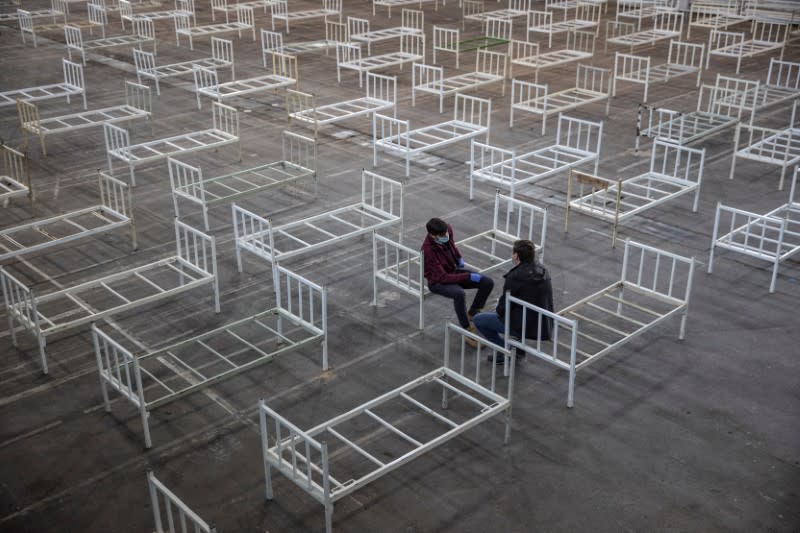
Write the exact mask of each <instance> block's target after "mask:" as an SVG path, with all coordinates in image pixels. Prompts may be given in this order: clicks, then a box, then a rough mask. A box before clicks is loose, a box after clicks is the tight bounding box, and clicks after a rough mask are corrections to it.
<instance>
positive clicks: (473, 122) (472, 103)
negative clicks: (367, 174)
mask: <svg viewBox="0 0 800 533" xmlns="http://www.w3.org/2000/svg"><path fill="white" fill-rule="evenodd" d="M491 116H492V101H491V100H489V99H486V98H478V97H475V96H467V95H464V94H461V93H457V94H456V102H455V109H454V110H453V119H452V120H447V121H445V122H440V123H438V124H433V125H431V126H424V127H422V128H417V129H414V130H412V129H411V128H410V124H409V122H408V121H407V120H398V119H396V118H392V117H387V116H385V115H381V114H379V113H375V114H374V115H373V116H372V165H373V166H378V150H379V149H381V150H383V151H386V152H390V153H393V154H398V155H400V157H403V158H404V159H405V167H406V173H405V175H406V177H409V176H410V175H411V157H412V156H415V155H417V154H420V153H424V152H428V151H430V150H436V149H438V148H441V147H443V146H447V145H450V144H454V143H458V142H461V141H467V140H469V139H472V138H474V137H477V136H480V135H483V136H484V137H485V139H486V142H489V129H490V125H491V124H490V121H491Z"/></svg>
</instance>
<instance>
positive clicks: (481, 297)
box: [428, 276, 494, 329]
mask: <svg viewBox="0 0 800 533" xmlns="http://www.w3.org/2000/svg"><path fill="white" fill-rule="evenodd" d="M428 288H429V289H430V290H431V292H432V293H434V294H438V295H440V296H444V297H445V298H450V299H451V300H453V307H454V308H455V310H456V316H457V317H458V323H459V325H461V327H462V328H464V329H466V328H468V327H469V315H467V308H466V297H465V295H464V289H478V292H477V293H476V294H475V298H473V300H472V305H470V306H469V310H470V311H477V310H478V309H481V308H482V307H483V306H484V305H486V300H487V299H488V298H489V294H490V293H491V292H492V288H494V281H493V280H492V278H490V277H489V276H482V277H481V280H480V281H479V282H478V283H473V282H472V281H465V282H463V283H434V284H433V285H429V286H428ZM476 316H477V315H476Z"/></svg>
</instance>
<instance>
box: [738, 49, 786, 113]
mask: <svg viewBox="0 0 800 533" xmlns="http://www.w3.org/2000/svg"><path fill="white" fill-rule="evenodd" d="M798 97H800V62H797V61H784V60H782V59H776V58H774V57H773V58H772V59H770V60H769V71H768V72H767V80H766V83H759V84H758V87H757V88H756V90H754V91H752V90H751V91H748V92H747V93H746V97H745V104H744V105H745V106H746V107H754V109H755V111H761V110H762V109H765V108H768V107H772V106H773V105H778V104H782V103H786V102H790V101H792V100H796V99H797V98H798ZM751 99H752V100H753V102H752V104H751V103H750V100H751Z"/></svg>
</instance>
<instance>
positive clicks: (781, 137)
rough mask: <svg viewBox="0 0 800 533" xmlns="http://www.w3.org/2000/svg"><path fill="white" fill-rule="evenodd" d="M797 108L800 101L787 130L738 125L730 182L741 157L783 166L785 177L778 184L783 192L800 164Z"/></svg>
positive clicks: (796, 102)
mask: <svg viewBox="0 0 800 533" xmlns="http://www.w3.org/2000/svg"><path fill="white" fill-rule="evenodd" d="M797 106H798V100H795V102H794V105H793V106H792V116H791V119H790V122H789V127H787V128H783V129H774V128H764V127H761V126H753V125H746V124H741V123H739V124H737V125H736V134H735V135H734V141H733V157H732V158H731V171H730V175H729V178H730V179H733V175H734V172H735V170H736V160H737V158H742V159H749V160H751V161H758V162H760V163H767V164H770V165H777V166H778V167H780V169H781V177H780V181H779V182H778V190H783V183H784V181H785V178H786V170H787V169H789V168H792V167H794V166H795V165H797V164H798V163H800V124H798V123H797V118H798V116H797ZM742 130H744V131H745V135H746V138H747V141H746V143H747V145H746V146H745V147H744V148H739V145H740V144H741V143H742V141H743V138H742Z"/></svg>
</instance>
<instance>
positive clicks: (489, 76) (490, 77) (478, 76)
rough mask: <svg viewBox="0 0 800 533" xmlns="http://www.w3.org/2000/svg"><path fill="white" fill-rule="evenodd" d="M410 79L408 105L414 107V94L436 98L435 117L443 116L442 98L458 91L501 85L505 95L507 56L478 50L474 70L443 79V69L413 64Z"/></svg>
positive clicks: (415, 103) (415, 102)
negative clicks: (437, 108)
mask: <svg viewBox="0 0 800 533" xmlns="http://www.w3.org/2000/svg"><path fill="white" fill-rule="evenodd" d="M412 68H413V70H412V75H411V105H412V106H416V105H417V93H418V92H419V93H426V94H432V95H434V96H438V97H439V113H443V112H444V98H445V96H448V95H451V94H456V93H460V92H462V91H469V90H477V89H478V88H480V87H484V86H486V85H490V84H493V83H501V84H502V89H501V94H502V95H505V94H506V72H507V71H508V54H503V53H500V52H492V51H490V50H478V53H477V55H476V56H475V70H474V71H473V72H463V73H461V74H454V75H452V76H448V77H445V76H444V67H441V66H435V65H425V64H423V63H414V65H413V66H412Z"/></svg>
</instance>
